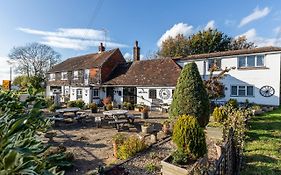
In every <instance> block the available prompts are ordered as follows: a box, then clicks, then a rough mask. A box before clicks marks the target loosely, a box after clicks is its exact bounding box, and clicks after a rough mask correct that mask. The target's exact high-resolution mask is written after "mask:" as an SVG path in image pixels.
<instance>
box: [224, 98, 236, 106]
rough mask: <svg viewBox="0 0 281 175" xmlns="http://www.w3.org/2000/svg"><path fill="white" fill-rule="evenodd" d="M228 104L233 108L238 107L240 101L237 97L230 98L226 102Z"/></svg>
mask: <svg viewBox="0 0 281 175" xmlns="http://www.w3.org/2000/svg"><path fill="white" fill-rule="evenodd" d="M226 106H229V107H232V108H238V102H237V100H236V99H232V98H231V99H229V100H228V102H227V103H226Z"/></svg>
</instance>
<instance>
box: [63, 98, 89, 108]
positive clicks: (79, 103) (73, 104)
mask: <svg viewBox="0 0 281 175" xmlns="http://www.w3.org/2000/svg"><path fill="white" fill-rule="evenodd" d="M84 106H85V102H84V101H83V100H75V101H69V102H68V103H67V107H78V108H81V109H83V108H84Z"/></svg>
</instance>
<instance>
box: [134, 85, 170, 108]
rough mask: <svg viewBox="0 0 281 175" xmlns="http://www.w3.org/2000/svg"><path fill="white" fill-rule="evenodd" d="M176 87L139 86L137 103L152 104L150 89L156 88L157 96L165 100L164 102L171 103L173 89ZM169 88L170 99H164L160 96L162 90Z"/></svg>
mask: <svg viewBox="0 0 281 175" xmlns="http://www.w3.org/2000/svg"><path fill="white" fill-rule="evenodd" d="M174 88H175V87H137V104H144V105H147V106H151V102H152V99H151V98H149V89H156V98H157V99H161V100H163V103H167V104H171V102H172V100H173V97H172V90H173V89H174ZM161 89H162V90H164V89H165V90H167V91H168V92H169V93H170V97H169V98H168V99H163V98H161V97H160V91H161Z"/></svg>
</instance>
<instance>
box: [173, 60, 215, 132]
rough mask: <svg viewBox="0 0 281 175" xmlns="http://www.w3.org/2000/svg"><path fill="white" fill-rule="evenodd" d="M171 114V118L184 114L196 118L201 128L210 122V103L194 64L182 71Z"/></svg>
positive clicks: (188, 65)
mask: <svg viewBox="0 0 281 175" xmlns="http://www.w3.org/2000/svg"><path fill="white" fill-rule="evenodd" d="M169 114H170V116H171V117H177V116H179V115H184V114H186V115H192V116H195V117H196V118H197V120H198V122H199V124H200V126H201V127H205V126H206V125H207V124H208V122H209V118H210V102H209V98H208V94H207V92H206V89H205V87H204V85H203V81H202V79H201V76H200V74H199V71H198V68H197V65H196V64H195V63H194V62H192V63H189V64H187V65H186V66H185V67H184V68H183V70H182V71H181V74H180V77H179V78H178V82H177V86H176V89H175V92H174V95H173V101H172V104H171V107H170V111H169Z"/></svg>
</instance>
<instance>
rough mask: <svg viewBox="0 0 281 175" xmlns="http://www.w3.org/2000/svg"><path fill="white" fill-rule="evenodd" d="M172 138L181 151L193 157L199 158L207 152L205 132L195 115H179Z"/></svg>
mask: <svg viewBox="0 0 281 175" xmlns="http://www.w3.org/2000/svg"><path fill="white" fill-rule="evenodd" d="M172 140H173V142H174V143H175V144H176V145H177V150H178V151H179V152H181V153H186V154H187V155H189V156H190V157H192V158H199V157H202V156H204V154H206V153H207V145H206V139H205V133H204V131H203V129H202V128H201V127H200V125H199V123H198V122H197V119H196V118H195V117H193V116H190V115H182V116H179V118H178V119H177V121H176V123H175V125H174V130H173V136H172Z"/></svg>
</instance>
